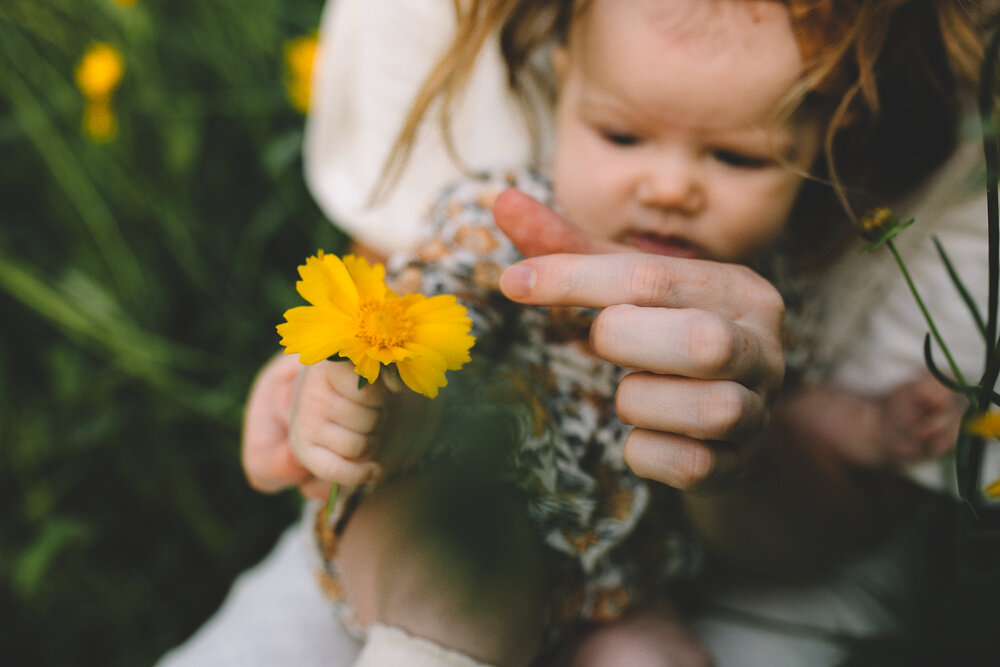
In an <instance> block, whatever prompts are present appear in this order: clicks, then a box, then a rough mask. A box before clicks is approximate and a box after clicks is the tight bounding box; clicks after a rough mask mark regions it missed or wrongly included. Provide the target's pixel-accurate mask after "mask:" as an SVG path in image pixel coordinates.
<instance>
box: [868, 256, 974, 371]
mask: <svg viewBox="0 0 1000 667" xmlns="http://www.w3.org/2000/svg"><path fill="white" fill-rule="evenodd" d="M886 245H887V246H889V250H891V251H892V256H893V257H894V258H895V260H896V264H898V265H899V270H900V271H902V272H903V278H905V279H906V284H907V286H908V287H909V288H910V293H911V294H913V298H914V299H916V300H917V305H918V306H919V307H920V312H921V313H923V315H924V320H925V321H926V322H927V326H928V327H930V330H931V336H933V337H934V340H935V341H937V344H938V347H940V348H941V351H942V352H944V356H945V358H946V359H947V360H948V366H949V367H951V372H952V373H953V374H954V375H955V379H956V380H958V382H959V384H961V385H962V386H963V387H968V386H969V384H968V383H967V382H966V381H965V377H963V375H962V371H960V370H959V368H958V364H956V363H955V360H954V359H953V358H952V356H951V351H949V350H948V346H947V345H945V343H944V339H943V338H941V334H940V332H938V329H937V326H936V325H935V324H934V318H932V317H931V314H930V312H928V310H927V306H926V305H925V304H924V300H923V299H922V298H921V297H920V292H918V291H917V286H916V285H915V284H914V283H913V278H912V276H910V271H909V269H907V268H906V262H904V261H903V258H902V257H900V255H899V251H898V250H896V244H894V243H893V242H892V240H889V241H886Z"/></svg>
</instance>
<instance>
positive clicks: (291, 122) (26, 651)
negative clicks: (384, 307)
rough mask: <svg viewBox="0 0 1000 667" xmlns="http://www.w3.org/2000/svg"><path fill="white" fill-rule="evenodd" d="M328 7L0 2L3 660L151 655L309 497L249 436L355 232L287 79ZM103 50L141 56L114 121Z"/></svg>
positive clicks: (130, 660)
mask: <svg viewBox="0 0 1000 667" xmlns="http://www.w3.org/2000/svg"><path fill="white" fill-rule="evenodd" d="M321 8H322V3H321V1H320V0H283V1H281V2H278V1H276V0H256V1H254V0H172V1H169V2H168V1H166V0H138V2H132V3H130V2H125V1H124V0H121V1H115V0H3V2H2V3H0V156H2V159H0V221H2V224H0V443H2V445H0V446H2V452H0V619H2V621H0V656H7V657H10V656H20V657H19V658H18V659H17V660H18V664H28V665H88V664H93V665H142V664H149V663H151V662H152V661H153V660H155V658H156V657H157V656H158V655H160V654H161V653H162V652H163V651H164V650H165V649H167V648H168V647H170V646H172V645H174V644H176V643H178V642H179V641H181V640H183V639H184V638H185V637H186V636H187V635H188V634H190V633H191V632H192V631H193V630H194V629H195V628H196V627H197V626H198V625H199V624H200V623H201V622H202V621H203V620H204V619H205V618H206V617H207V616H208V615H209V614H210V613H211V612H212V611H213V610H214V609H215V607H216V606H217V605H218V603H219V602H220V601H221V599H222V596H223V595H224V594H225V591H226V589H227V588H228V586H229V584H230V583H231V582H232V579H233V578H234V577H235V575H236V574H237V573H238V571H239V570H241V569H243V568H244V567H246V566H248V565H250V564H251V563H253V562H254V561H256V560H258V559H259V558H260V557H261V556H262V555H263V553H265V552H266V551H267V549H268V548H269V547H270V546H271V545H272V543H273V541H274V539H275V537H276V535H277V534H278V533H279V532H280V530H281V529H282V528H283V527H284V526H286V525H288V523H289V522H290V520H291V519H292V517H294V516H295V515H296V514H297V508H298V502H299V501H298V499H297V497H296V496H295V494H294V493H287V494H284V495H282V496H278V497H266V496H262V495H260V494H257V493H255V492H253V491H252V490H250V489H249V487H248V486H247V485H246V482H245V481H244V479H243V476H242V472H241V469H240V463H239V429H240V419H241V410H242V404H243V401H244V398H245V396H246V393H247V390H248V388H249V385H250V382H251V381H252V379H253V376H254V373H255V372H256V371H257V369H258V368H259V367H260V365H261V364H262V363H263V362H264V361H265V360H266V359H267V358H268V357H269V356H270V355H271V354H273V353H274V352H275V351H276V350H277V337H276V335H275V332H274V325H275V324H276V323H278V322H279V321H280V320H281V314H282V312H283V311H284V310H285V309H286V308H288V307H290V306H292V305H297V304H298V303H299V301H300V300H299V299H298V297H297V296H296V295H295V293H294V280H295V277H296V274H295V267H296V266H297V265H298V264H299V263H300V262H301V261H302V260H303V259H304V258H305V257H306V256H307V255H309V254H312V253H313V252H315V250H316V249H317V248H320V247H322V248H325V249H327V250H331V251H334V252H336V251H338V250H339V248H340V246H341V244H342V243H343V239H342V237H341V236H339V235H338V234H337V232H336V231H335V230H334V228H333V227H332V226H331V225H330V224H329V223H327V222H326V221H325V220H324V218H323V216H322V214H321V213H320V212H319V211H318V210H317V209H316V207H315V204H314V203H313V202H312V200H311V199H310V197H309V195H308V193H307V192H306V190H305V187H304V184H303V179H302V174H301V160H300V157H301V140H302V128H303V116H302V114H301V113H300V112H299V111H298V110H296V109H295V108H294V106H293V104H292V100H291V98H290V91H289V89H288V86H287V84H288V83H289V73H288V68H289V65H288V63H287V62H286V46H287V45H288V43H289V42H290V40H294V39H296V38H298V37H300V36H302V35H309V34H310V33H312V32H314V31H315V29H316V27H317V26H318V22H319V12H320V10H321ZM95 42H103V43H107V44H109V45H111V46H112V47H113V48H114V49H116V50H117V51H118V52H119V53H120V54H121V58H122V62H123V64H124V73H123V76H122V78H121V80H120V85H118V86H117V87H116V88H115V90H114V92H113V94H112V96H111V98H110V105H111V107H110V108H111V110H112V112H113V114H114V117H115V119H116V121H117V132H116V133H115V134H114V135H113V136H103V137H97V138H94V137H92V136H90V135H88V134H87V133H86V132H85V131H84V130H83V128H82V126H81V122H82V120H81V119H82V118H83V114H84V111H85V108H86V107H87V104H88V102H87V101H86V100H85V99H84V96H83V94H82V93H81V91H80V90H79V89H78V88H77V85H76V82H75V80H74V69H75V67H76V66H77V63H78V62H79V61H80V59H81V57H82V56H83V54H84V53H85V52H86V51H87V50H88V49H89V48H90V47H91V46H92V45H93V44H94V43H95ZM300 66H301V64H300ZM106 101H107V100H106Z"/></svg>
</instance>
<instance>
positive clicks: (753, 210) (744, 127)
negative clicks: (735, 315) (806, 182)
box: [553, 0, 820, 262]
mask: <svg viewBox="0 0 1000 667" xmlns="http://www.w3.org/2000/svg"><path fill="white" fill-rule="evenodd" d="M556 64H557V69H559V70H560V76H561V90H560V97H559V104H558V109H557V128H558V134H557V150H556V157H555V163H554V172H553V178H554V185H555V191H556V192H555V194H556V201H557V202H558V204H559V206H560V207H561V208H562V211H563V212H564V214H565V215H566V217H567V218H568V219H569V220H570V221H571V222H573V223H574V224H575V225H577V226H578V227H580V228H581V229H583V230H584V231H586V232H588V233H590V234H592V235H595V236H597V237H600V238H604V239H609V240H614V241H618V242H621V243H626V244H629V245H632V246H634V247H635V248H637V249H638V250H640V251H643V252H649V253H656V254H662V255H672V256H678V257H694V258H701V259H713V260H717V261H727V262H747V261H750V260H752V259H753V258H754V257H756V256H757V255H759V254H760V253H761V252H762V251H763V250H765V249H766V248H768V247H769V246H770V245H771V244H773V243H774V241H775V240H776V239H777V238H778V237H779V236H780V234H781V232H782V230H783V229H784V227H785V224H786V221H787V219H788V215H789V212H790V210H791V207H792V204H793V202H794V200H795V196H796V194H797V193H798V190H799V187H800V186H801V184H802V180H803V176H802V172H803V171H805V170H806V169H807V168H808V167H809V166H810V165H811V164H812V162H813V160H814V159H815V157H816V155H817V152H818V150H819V146H820V124H819V122H818V121H817V120H805V119H802V118H798V117H796V118H793V119H788V120H784V121H779V120H777V119H776V118H775V115H776V110H777V109H778V106H779V104H780V103H781V102H782V101H783V99H784V97H785V96H786V95H787V93H788V91H789V89H790V88H791V87H792V86H793V84H794V83H795V82H796V81H797V80H798V77H799V75H800V73H801V69H802V61H801V57H800V55H799V51H798V47H797V45H796V42H795V37H794V35H793V33H792V29H791V25H790V23H789V16H788V11H787V9H786V8H785V7H784V6H783V5H782V4H781V3H778V2H773V1H768V0H763V1H757V0H711V1H709V0H628V1H627V2H622V1H621V0H592V2H591V3H590V8H589V9H588V10H587V13H586V14H585V15H584V16H583V17H581V18H580V19H578V25H576V26H574V32H573V35H572V37H571V39H570V42H569V46H568V47H567V48H566V49H565V50H564V51H561V52H560V53H559V54H558V55H557V63H556Z"/></svg>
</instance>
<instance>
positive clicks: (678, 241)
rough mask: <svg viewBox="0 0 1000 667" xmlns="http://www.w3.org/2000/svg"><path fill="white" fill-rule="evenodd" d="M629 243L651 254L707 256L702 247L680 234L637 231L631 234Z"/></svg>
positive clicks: (695, 257) (691, 256)
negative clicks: (671, 234)
mask: <svg viewBox="0 0 1000 667" xmlns="http://www.w3.org/2000/svg"><path fill="white" fill-rule="evenodd" d="M628 244H629V245H631V246H632V247H633V248H635V249H636V250H638V251H639V252H645V253H649V254H651V255H664V256H666V257H681V258H684V259H699V258H703V257H704V256H705V253H704V251H703V250H702V249H701V248H699V247H698V246H696V245H694V244H693V243H691V242H690V241H686V240H684V239H682V238H680V237H678V236H659V235H657V234H639V233H635V234H629V237H628Z"/></svg>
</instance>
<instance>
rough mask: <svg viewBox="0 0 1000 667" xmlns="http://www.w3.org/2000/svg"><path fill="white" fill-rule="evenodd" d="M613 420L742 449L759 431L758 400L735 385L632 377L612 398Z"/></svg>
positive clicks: (762, 413)
mask: <svg viewBox="0 0 1000 667" xmlns="http://www.w3.org/2000/svg"><path fill="white" fill-rule="evenodd" d="M615 409H616V411H617V413H618V418H619V419H620V420H621V421H622V422H624V423H626V424H631V425H633V426H637V427H639V428H642V429H646V430H652V431H663V432H666V433H673V434H675V435H682V436H685V437H688V438H694V439H697V440H709V441H726V442H736V443H742V442H747V441H750V440H751V439H752V438H754V437H755V436H757V434H758V433H760V431H761V430H762V429H763V427H764V423H765V421H766V416H767V408H766V406H765V404H764V400H763V398H762V397H761V396H760V395H759V394H757V393H756V392H753V391H750V390H749V389H747V388H746V387H744V386H743V385H741V384H739V383H737V382H727V381H707V380H694V379H689V378H682V377H668V376H661V375H654V374H652V373H632V374H630V375H628V376H627V377H625V379H623V380H622V382H621V383H620V384H619V386H618V392H617V394H616V395H615Z"/></svg>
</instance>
